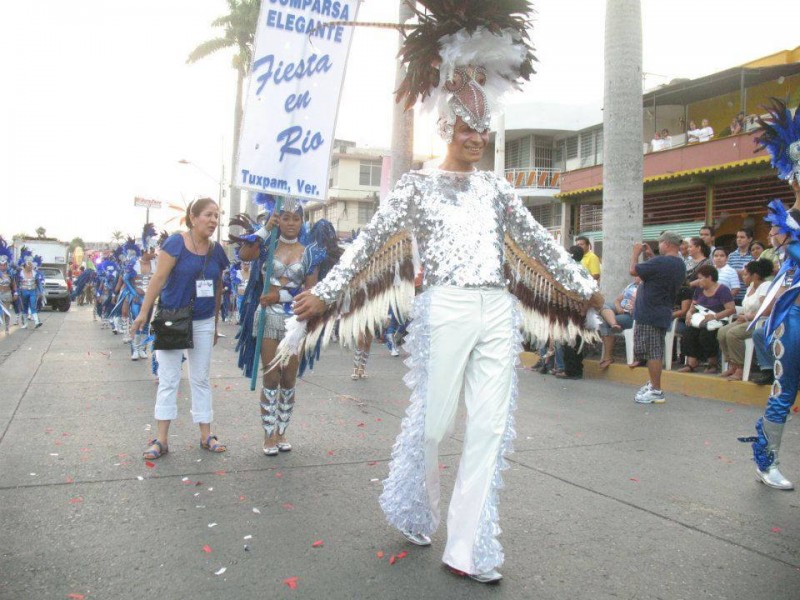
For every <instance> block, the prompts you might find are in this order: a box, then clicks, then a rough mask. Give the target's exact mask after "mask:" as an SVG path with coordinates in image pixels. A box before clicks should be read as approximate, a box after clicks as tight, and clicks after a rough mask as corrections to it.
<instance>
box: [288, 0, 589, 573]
mask: <svg viewBox="0 0 800 600" xmlns="http://www.w3.org/2000/svg"><path fill="white" fill-rule="evenodd" d="M418 4H421V5H423V7H424V8H425V9H426V10H425V12H424V13H423V12H421V11H420V12H419V13H418V16H419V23H420V24H419V25H418V26H417V27H416V28H415V29H414V30H413V31H412V32H411V33H408V34H407V37H406V39H405V42H404V47H403V48H402V49H401V52H400V55H401V58H402V59H403V60H404V62H406V63H408V64H407V75H406V78H405V79H404V81H403V82H402V83H401V85H400V88H399V92H398V100H403V99H405V100H406V103H405V104H406V107H411V106H413V105H414V103H415V101H416V100H417V98H418V96H419V97H421V98H422V99H425V98H426V96H428V95H431V96H433V97H432V98H431V99H430V100H425V102H424V103H423V106H424V105H425V104H427V103H428V102H431V101H433V102H435V103H436V104H437V106H438V108H439V114H440V120H439V130H440V133H441V134H442V137H443V138H444V139H445V141H446V143H447V144H448V145H447V155H446V157H445V159H444V161H443V163H442V164H441V166H440V167H439V168H438V169H429V170H423V171H412V172H410V173H407V174H406V175H404V176H403V177H402V178H401V179H400V181H399V182H398V184H397V185H396V187H395V188H394V191H393V192H392V193H391V194H390V195H389V197H388V199H387V201H386V202H385V204H384V205H383V206H381V208H380V209H379V210H378V212H377V213H376V215H375V216H374V217H373V218H372V220H371V221H370V222H369V224H368V225H366V226H365V227H364V228H363V229H362V231H361V233H360V235H359V236H358V238H357V239H356V240H355V242H354V243H353V245H352V246H351V247H350V248H348V249H347V250H346V251H345V253H344V255H343V256H342V259H341V261H340V263H339V265H337V266H336V267H334V268H333V269H332V270H331V272H330V273H329V274H328V276H327V277H326V278H325V279H324V280H323V281H321V282H320V283H318V284H317V285H316V286H315V287H314V288H313V289H312V290H310V291H309V292H307V293H303V294H301V295H299V296H298V298H297V299H296V300H295V308H294V310H295V314H296V315H297V319H298V320H300V321H302V322H296V321H292V322H289V323H287V334H286V339H285V343H284V344H283V345H282V346H283V347H282V348H281V349H280V352H279V356H278V358H279V360H283V359H284V358H285V357H286V356H287V355H291V354H292V353H293V352H295V351H298V350H299V351H300V352H303V353H304V354H306V355H308V353H310V352H313V351H314V349H315V347H316V344H317V341H318V340H319V339H322V340H323V342H324V341H325V339H326V337H327V336H329V335H330V331H331V329H332V325H333V320H334V319H335V318H336V317H337V316H338V315H342V319H341V322H340V330H339V331H340V335H341V337H342V339H343V340H345V342H346V343H348V344H349V343H353V342H354V341H355V340H356V339H357V338H358V336H359V335H360V334H361V333H362V332H363V331H364V329H366V328H368V329H371V330H372V331H376V330H378V329H379V328H380V327H381V324H382V322H383V320H384V318H385V317H386V315H387V314H388V309H389V308H390V307H391V308H392V310H393V311H395V314H396V315H397V316H398V318H401V319H405V318H406V316H407V315H408V314H409V310H408V309H409V307H408V304H409V303H410V302H411V299H412V298H413V294H414V292H413V290H414V273H415V269H414V265H413V263H414V260H413V257H412V255H413V253H412V249H411V248H412V244H411V235H414V236H415V238H416V240H417V243H418V247H419V259H420V260H421V262H422V266H423V267H424V272H425V275H424V279H425V281H424V283H425V284H426V285H427V286H428V289H427V290H426V291H425V292H424V293H423V294H421V295H420V296H418V297H417V298H416V299H415V300H414V307H413V311H412V316H413V321H412V323H411V325H410V327H409V329H410V333H409V336H408V338H407V341H406V344H405V349H406V350H408V351H409V352H410V354H411V357H410V358H409V360H408V361H407V364H408V365H409V366H410V368H411V371H410V373H409V374H408V375H407V376H406V381H407V382H408V384H409V385H410V386H411V387H412V389H413V394H412V398H411V406H410V407H409V409H408V411H407V416H406V418H405V419H404V420H403V423H402V430H401V432H400V434H399V436H398V438H397V441H396V443H395V446H394V449H393V451H392V462H391V464H390V468H389V477H388V479H387V480H386V481H384V491H383V494H382V495H381V498H380V504H381V507H382V509H383V511H384V513H385V514H386V517H387V519H388V521H389V523H391V524H392V525H393V526H395V527H397V528H398V529H399V530H400V531H401V533H402V534H403V535H404V536H405V537H406V538H407V539H408V540H409V541H410V542H411V543H414V544H417V545H423V546H426V545H429V544H430V543H431V539H430V537H429V536H430V535H431V534H432V533H433V532H434V531H435V530H436V528H437V527H438V525H439V521H440V509H439V499H440V494H439V460H438V447H439V443H440V442H441V441H442V439H443V438H444V436H445V435H446V433H447V431H449V429H450V426H451V424H452V421H453V419H454V417H455V414H456V409H457V404H458V398H459V394H460V391H461V389H462V387H464V389H465V400H466V408H467V423H466V435H465V439H464V448H463V451H462V456H461V462H460V466H459V471H458V475H457V478H456V484H455V490H454V491H453V494H452V499H451V502H450V507H449V511H448V518H447V544H446V547H445V550H444V556H443V561H444V563H445V565H447V566H448V567H449V568H450V569H451V570H452V571H453V572H455V573H457V574H459V575H468V576H469V577H471V578H472V579H474V580H476V581H479V582H482V583H492V582H497V581H499V580H500V579H501V578H502V575H501V574H500V573H499V572H498V571H497V568H498V567H499V566H500V565H501V564H502V562H503V558H504V557H503V550H502V547H501V546H500V543H499V542H498V540H497V539H496V535H497V534H498V533H499V531H500V529H499V525H498V489H499V487H500V485H501V476H500V471H501V469H503V468H504V467H505V466H506V464H505V461H504V459H503V456H504V455H505V454H507V453H508V452H510V451H511V442H512V440H513V438H514V437H515V432H514V425H513V409H514V406H515V403H516V398H517V389H516V372H515V364H516V363H517V361H518V356H519V353H520V351H521V348H522V335H521V333H520V331H519V329H520V327H521V326H524V328H525V330H526V332H527V333H528V335H533V336H535V337H536V338H538V339H541V338H545V337H548V336H552V337H553V339H556V340H563V341H565V342H571V341H574V340H575V339H576V338H577V336H578V335H584V336H586V337H588V338H590V339H599V338H598V337H597V334H596V332H590V331H586V330H585V328H584V322H585V318H586V317H585V313H586V310H587V308H588V306H589V305H591V306H593V307H596V308H597V309H599V308H600V307H602V304H603V302H602V297H601V296H600V294H599V293H598V292H597V284H596V283H595V281H594V280H593V279H592V278H591V277H589V276H588V274H587V273H586V271H585V270H584V269H582V268H581V267H580V265H578V264H576V263H575V262H574V261H572V259H571V258H570V257H569V255H568V254H567V253H566V251H565V250H564V248H563V247H561V246H560V245H559V244H558V243H557V242H556V241H555V240H554V239H553V238H552V236H551V235H550V234H549V233H548V232H547V230H546V229H545V228H544V227H542V226H541V225H540V224H539V223H537V222H536V221H535V220H534V219H533V217H532V215H531V213H530V212H529V211H528V210H527V209H526V208H525V207H524V205H523V204H522V202H521V201H520V199H519V197H517V196H516V194H515V193H514V190H513V188H512V187H511V186H510V185H509V183H508V182H507V181H505V179H502V178H499V177H497V176H496V175H495V174H494V173H493V172H488V171H477V170H476V169H475V165H476V164H477V163H478V162H479V161H480V159H481V157H482V155H483V152H484V150H485V149H486V145H487V144H488V139H489V126H490V120H491V112H492V111H493V110H494V109H496V107H497V103H498V102H497V101H498V96H499V95H500V94H501V93H502V92H503V91H505V90H507V89H509V88H513V87H517V86H518V83H519V81H520V79H521V78H522V79H527V78H528V77H529V75H530V74H531V73H532V65H531V61H532V60H533V56H532V53H531V47H530V44H529V41H528V34H527V31H526V27H527V25H528V21H527V13H528V12H529V10H530V6H529V3H528V2H524V1H514V2H510V1H509V2H506V1H503V2H500V1H496V2H471V3H469V6H470V7H471V8H469V10H465V11H453V10H452V4H453V3H452V2H444V1H441V0H436V1H435V2H434V1H433V0H425V1H422V2H418ZM465 5H466V3H465ZM504 9H508V10H507V13H505V14H504V13H503V10H504ZM440 84H441V85H440ZM509 281H510V284H509V287H510V288H511V290H512V292H513V294H514V295H516V296H517V297H518V298H519V300H520V302H521V303H522V304H523V305H524V313H523V314H520V310H518V306H517V300H516V299H515V298H514V295H512V294H511V293H509V291H508V290H507V289H506V286H507V282H509ZM362 324H363V325H362Z"/></svg>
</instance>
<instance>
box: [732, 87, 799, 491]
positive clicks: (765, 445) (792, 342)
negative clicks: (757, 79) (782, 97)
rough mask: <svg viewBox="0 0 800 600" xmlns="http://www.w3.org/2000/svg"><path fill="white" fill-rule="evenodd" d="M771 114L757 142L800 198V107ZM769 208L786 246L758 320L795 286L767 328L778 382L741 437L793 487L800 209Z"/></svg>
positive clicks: (768, 469)
mask: <svg viewBox="0 0 800 600" xmlns="http://www.w3.org/2000/svg"><path fill="white" fill-rule="evenodd" d="M769 113H770V115H769V117H768V118H767V119H759V125H761V128H762V133H761V135H760V136H759V137H758V138H757V141H758V142H759V144H760V145H761V146H762V147H764V148H766V149H767V150H768V151H769V153H770V155H771V156H772V165H773V166H774V167H775V168H776V169H778V176H779V177H780V178H781V179H784V180H786V181H787V182H789V183H790V184H791V185H793V186H794V188H795V195H796V196H797V198H798V202H800V107H798V109H797V110H796V111H794V115H793V114H792V111H791V110H790V109H788V108H787V107H786V106H785V105H784V104H783V103H782V102H780V101H778V100H773V105H772V107H770V109H769ZM795 206H797V204H795ZM767 208H768V210H769V214H768V215H767V216H766V217H765V218H764V220H765V221H767V222H768V223H769V224H770V225H772V227H774V228H775V227H776V228H778V229H779V230H780V233H781V234H783V235H785V236H786V242H785V245H784V248H783V249H782V250H783V252H784V260H783V263H782V265H781V269H780V271H778V274H777V275H776V276H775V279H774V281H773V283H772V286H771V287H770V289H769V291H768V292H767V296H766V298H765V299H764V302H763V303H762V305H761V306H762V308H761V309H760V310H759V312H758V314H757V315H756V319H755V320H754V321H753V322H754V323H755V322H756V321H757V320H758V317H759V316H760V315H761V313H762V312H763V311H764V310H765V309H766V308H767V307H768V306H769V305H770V304H771V301H772V300H773V299H774V297H775V296H776V295H777V292H778V291H779V290H780V289H781V287H785V282H786V281H788V278H789V276H791V277H792V285H791V286H790V287H789V288H788V289H786V290H785V291H784V293H783V294H782V295H781V296H780V298H778V299H777V300H775V302H774V306H773V308H772V313H771V314H770V317H769V320H768V321H767V325H766V328H765V334H766V336H767V339H768V340H770V339H771V341H772V351H773V354H774V356H775V365H774V373H775V382H774V383H773V384H772V390H771V393H770V396H769V400H768V401H767V408H766V410H765V411H764V416H763V417H762V418H760V419H758V421H757V422H756V435H755V436H753V437H745V438H739V440H740V441H743V442H752V448H753V459H754V460H755V463H756V473H757V475H758V477H759V479H760V480H761V481H762V482H763V483H764V484H766V485H768V486H770V487H773V488H776V489H782V490H791V489H794V484H793V483H792V482H791V481H789V480H788V479H786V477H784V476H783V474H782V473H781V472H780V470H779V469H778V465H779V460H778V455H779V452H780V447H781V439H782V437H783V427H784V424H785V423H786V418H787V416H788V414H789V410H790V409H791V408H792V406H793V405H794V402H795V399H796V396H797V390H798V383H799V382H800V272H798V267H800V211H799V210H797V209H796V208H792V209H791V210H789V211H787V210H786V208H785V207H784V206H783V204H782V203H781V201H780V200H773V201H772V202H770V203H769V205H768V207H767Z"/></svg>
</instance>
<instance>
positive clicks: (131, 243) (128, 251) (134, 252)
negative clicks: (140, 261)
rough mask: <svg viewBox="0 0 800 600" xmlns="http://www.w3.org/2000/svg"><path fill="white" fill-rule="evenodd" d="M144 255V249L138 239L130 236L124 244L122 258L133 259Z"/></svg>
mask: <svg viewBox="0 0 800 600" xmlns="http://www.w3.org/2000/svg"><path fill="white" fill-rule="evenodd" d="M141 255H142V249H141V248H140V247H139V244H137V243H136V239H135V238H132V237H129V238H128V239H127V240H125V243H124V244H123V245H122V258H123V259H124V260H131V259H134V258H138V257H140V256H141Z"/></svg>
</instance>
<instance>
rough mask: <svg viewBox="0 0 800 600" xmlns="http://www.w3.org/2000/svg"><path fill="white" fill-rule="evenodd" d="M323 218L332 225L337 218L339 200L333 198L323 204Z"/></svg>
mask: <svg viewBox="0 0 800 600" xmlns="http://www.w3.org/2000/svg"><path fill="white" fill-rule="evenodd" d="M325 218H326V219H328V221H330V222H331V223H333V224H334V225H335V224H336V222H337V221H338V220H339V202H338V201H336V200H333V201H332V202H331V203H330V204H326V205H325Z"/></svg>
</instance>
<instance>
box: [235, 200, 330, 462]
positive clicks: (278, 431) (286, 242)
mask: <svg viewBox="0 0 800 600" xmlns="http://www.w3.org/2000/svg"><path fill="white" fill-rule="evenodd" d="M265 196H266V195H260V197H259V199H258V200H257V202H259V204H262V203H263V204H264V205H265V206H266V207H267V208H268V210H269V209H270V199H271V197H268V196H266V197H265ZM287 204H288V206H287V207H286V210H282V211H281V212H280V214H277V215H276V214H273V215H272V216H271V217H270V218H269V221H268V222H267V224H266V226H265V227H262V228H260V229H259V230H258V231H256V232H255V233H252V234H250V235H247V236H245V237H234V236H231V239H232V240H233V241H235V242H238V243H241V244H242V246H241V248H240V249H239V257H240V258H241V259H242V260H245V261H253V264H252V267H251V275H250V281H249V283H248V285H247V291H246V293H245V300H244V302H243V305H242V312H243V316H242V323H241V329H240V331H239V334H238V337H239V343H238V345H237V349H238V350H239V366H240V367H242V368H243V370H244V372H245V374H246V375H247V376H250V375H251V373H252V368H253V358H254V354H255V344H256V336H257V335H258V309H259V306H260V307H263V308H264V309H265V312H266V327H265V328H264V336H263V339H262V343H261V357H260V360H261V364H262V365H263V370H264V371H263V377H262V383H263V388H262V390H261V397H260V402H259V403H260V406H261V421H262V427H263V428H264V445H263V451H264V454H265V455H267V456H277V455H278V453H279V452H289V451H290V450H291V449H292V445H291V444H290V443H289V442H288V441H287V440H286V428H287V427H288V426H289V421H290V420H291V417H292V411H293V410H294V405H295V381H296V379H297V369H298V366H299V361H298V360H297V359H295V360H294V361H291V362H290V363H289V364H286V365H284V366H282V367H281V366H278V367H275V368H270V363H271V362H272V360H273V359H274V358H275V353H276V350H277V348H278V343H279V342H280V341H281V340H282V339H283V336H284V334H285V332H286V325H285V323H286V320H287V319H288V318H289V317H291V316H293V314H294V312H293V310H292V302H293V301H294V298H295V296H297V294H299V293H300V292H302V291H303V290H308V289H311V288H312V287H313V286H314V285H316V283H317V276H318V266H319V264H320V262H322V260H324V258H325V251H324V250H323V249H322V248H320V247H319V246H317V245H316V244H312V245H309V246H304V245H303V244H301V243H300V241H299V235H300V231H301V228H302V225H303V208H302V206H301V205H300V204H298V203H296V202H289V203H287ZM231 224H239V225H243V226H245V227H246V228H248V229H249V230H251V231H252V230H254V229H255V227H253V225H254V224H253V223H248V222H246V220H243V219H240V220H239V221H238V222H232V223H231ZM248 225H249V226H250V227H248ZM276 226H277V227H278V230H279V232H280V236H279V241H278V245H277V247H276V249H275V257H274V263H273V271H272V277H271V279H270V287H269V291H268V292H267V293H266V294H264V295H262V294H261V292H262V290H263V287H264V283H263V282H264V279H263V278H264V274H265V272H266V258H267V249H268V246H269V240H270V234H269V232H270V231H271V230H272V228H273V227H276Z"/></svg>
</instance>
